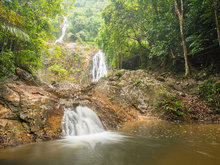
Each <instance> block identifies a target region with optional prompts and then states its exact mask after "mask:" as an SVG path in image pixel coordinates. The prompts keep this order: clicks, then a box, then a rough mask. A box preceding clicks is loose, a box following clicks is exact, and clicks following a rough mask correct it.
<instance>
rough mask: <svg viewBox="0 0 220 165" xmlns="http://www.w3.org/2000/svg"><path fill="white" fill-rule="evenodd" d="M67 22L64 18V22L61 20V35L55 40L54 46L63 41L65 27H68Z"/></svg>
mask: <svg viewBox="0 0 220 165" xmlns="http://www.w3.org/2000/svg"><path fill="white" fill-rule="evenodd" d="M67 22H68V19H67V17H64V20H63V28H62V35H61V36H60V38H59V39H57V40H56V41H55V44H56V43H58V42H59V43H60V42H62V41H63V38H64V36H65V34H66V29H67V27H68V24H67Z"/></svg>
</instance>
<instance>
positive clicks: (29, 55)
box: [16, 50, 42, 71]
mask: <svg viewBox="0 0 220 165" xmlns="http://www.w3.org/2000/svg"><path fill="white" fill-rule="evenodd" d="M16 58H17V59H16V62H17V65H18V66H19V67H21V68H23V69H26V70H29V71H33V70H34V69H39V68H40V67H41V66H42V65H41V55H39V54H37V53H36V52H34V51H32V50H21V51H20V52H18V55H17V57H16Z"/></svg>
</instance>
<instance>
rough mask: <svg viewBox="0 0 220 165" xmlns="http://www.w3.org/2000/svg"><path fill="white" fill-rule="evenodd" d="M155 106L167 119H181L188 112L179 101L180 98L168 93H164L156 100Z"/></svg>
mask: <svg viewBox="0 0 220 165" xmlns="http://www.w3.org/2000/svg"><path fill="white" fill-rule="evenodd" d="M156 108H157V110H159V112H161V113H162V116H163V117H164V118H165V119H168V120H182V119H184V118H185V115H187V113H188V112H189V111H188V110H187V109H186V108H185V106H184V104H183V103H182V102H181V98H179V97H178V96H173V95H170V94H164V96H163V98H162V99H160V100H158V101H157V103H156Z"/></svg>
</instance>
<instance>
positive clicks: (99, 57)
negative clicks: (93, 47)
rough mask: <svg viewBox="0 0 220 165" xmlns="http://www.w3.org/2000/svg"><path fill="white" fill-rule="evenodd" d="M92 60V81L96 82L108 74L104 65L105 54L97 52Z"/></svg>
mask: <svg viewBox="0 0 220 165" xmlns="http://www.w3.org/2000/svg"><path fill="white" fill-rule="evenodd" d="M92 60H93V63H92V81H94V82H97V81H98V80H99V79H100V78H101V77H104V76H106V75H107V74H108V70H107V66H106V63H105V54H104V53H103V52H102V51H100V50H99V52H98V53H96V54H95V55H94V56H93V59H92Z"/></svg>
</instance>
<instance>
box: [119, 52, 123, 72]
mask: <svg viewBox="0 0 220 165" xmlns="http://www.w3.org/2000/svg"><path fill="white" fill-rule="evenodd" d="M119 69H122V54H121V53H119Z"/></svg>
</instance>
